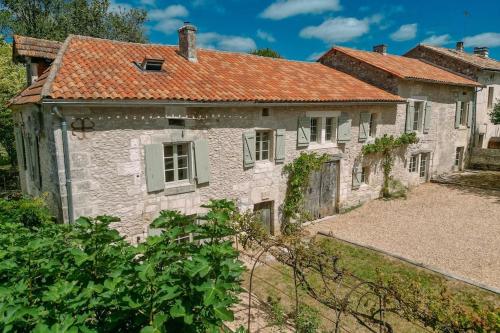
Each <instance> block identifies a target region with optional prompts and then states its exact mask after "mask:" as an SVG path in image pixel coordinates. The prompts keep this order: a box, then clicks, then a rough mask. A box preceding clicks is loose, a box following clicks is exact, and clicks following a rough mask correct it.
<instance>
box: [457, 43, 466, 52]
mask: <svg viewBox="0 0 500 333" xmlns="http://www.w3.org/2000/svg"><path fill="white" fill-rule="evenodd" d="M455 49H456V50H457V51H458V52H464V42H457V46H456V47H455Z"/></svg>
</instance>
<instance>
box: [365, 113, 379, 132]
mask: <svg viewBox="0 0 500 333" xmlns="http://www.w3.org/2000/svg"><path fill="white" fill-rule="evenodd" d="M380 117H381V115H380V114H379V113H378V112H371V113H370V124H369V128H368V136H369V137H370V138H375V137H377V126H378V123H379V118H380Z"/></svg>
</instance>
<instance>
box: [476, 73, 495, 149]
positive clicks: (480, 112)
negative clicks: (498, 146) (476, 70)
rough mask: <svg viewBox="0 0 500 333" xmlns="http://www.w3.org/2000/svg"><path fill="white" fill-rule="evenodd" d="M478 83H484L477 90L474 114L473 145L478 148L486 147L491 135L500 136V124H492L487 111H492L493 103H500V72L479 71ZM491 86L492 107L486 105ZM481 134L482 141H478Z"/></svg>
mask: <svg viewBox="0 0 500 333" xmlns="http://www.w3.org/2000/svg"><path fill="white" fill-rule="evenodd" d="M478 80H479V83H482V84H484V85H485V87H483V88H480V89H479V90H478V92H477V115H476V128H477V131H476V138H475V139H476V140H475V143H476V144H475V146H476V147H478V148H487V147H488V142H489V140H490V139H491V138H493V137H497V138H498V137H500V125H494V124H493V123H492V122H491V120H490V116H489V113H490V112H491V111H492V109H493V107H494V106H495V103H500V73H498V72H497V73H495V72H486V71H485V72H481V73H480V74H479V76H478ZM490 87H492V88H493V107H492V108H489V107H488V89H489V88H490ZM480 134H482V137H483V139H482V143H480V142H479V135H480Z"/></svg>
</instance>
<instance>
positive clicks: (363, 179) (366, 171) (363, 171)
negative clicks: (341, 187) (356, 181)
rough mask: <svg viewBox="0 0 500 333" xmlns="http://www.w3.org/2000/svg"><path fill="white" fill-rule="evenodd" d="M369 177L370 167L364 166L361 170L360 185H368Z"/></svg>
mask: <svg viewBox="0 0 500 333" xmlns="http://www.w3.org/2000/svg"><path fill="white" fill-rule="evenodd" d="M369 175H370V167H367V166H365V167H363V168H361V183H363V184H368V181H369Z"/></svg>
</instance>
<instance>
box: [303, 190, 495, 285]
mask: <svg viewBox="0 0 500 333" xmlns="http://www.w3.org/2000/svg"><path fill="white" fill-rule="evenodd" d="M308 229H309V230H310V231H311V232H312V233H316V232H318V231H323V232H332V233H333V235H335V236H337V237H339V238H342V239H346V240H349V241H353V242H356V243H360V244H363V245H369V246H372V247H375V248H377V249H380V250H384V251H387V252H390V253H393V254H396V255H399V256H402V257H405V258H408V259H411V260H414V261H418V262H421V263H424V264H426V265H429V266H433V267H436V268H438V269H440V270H443V271H446V272H450V273H452V274H455V275H458V276H462V277H465V278H467V279H470V280H473V281H476V282H478V283H481V284H484V285H487V286H491V287H493V288H497V289H498V288H500V191H494V190H483V189H479V188H473V187H464V186H451V185H440V184H431V183H428V184H424V185H422V186H419V187H418V188H416V189H414V190H413V191H412V192H410V194H409V196H408V199H407V200H393V201H383V200H375V201H372V202H369V203H367V204H365V205H364V206H362V207H360V208H358V209H356V210H354V211H351V212H349V213H347V214H345V215H337V216H335V217H333V218H331V219H328V220H324V221H322V222H319V223H316V224H313V225H311V226H310V227H309V228H308Z"/></svg>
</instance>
